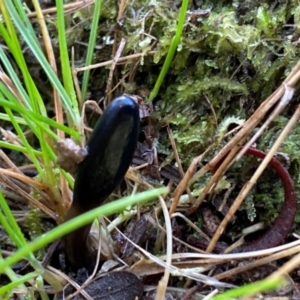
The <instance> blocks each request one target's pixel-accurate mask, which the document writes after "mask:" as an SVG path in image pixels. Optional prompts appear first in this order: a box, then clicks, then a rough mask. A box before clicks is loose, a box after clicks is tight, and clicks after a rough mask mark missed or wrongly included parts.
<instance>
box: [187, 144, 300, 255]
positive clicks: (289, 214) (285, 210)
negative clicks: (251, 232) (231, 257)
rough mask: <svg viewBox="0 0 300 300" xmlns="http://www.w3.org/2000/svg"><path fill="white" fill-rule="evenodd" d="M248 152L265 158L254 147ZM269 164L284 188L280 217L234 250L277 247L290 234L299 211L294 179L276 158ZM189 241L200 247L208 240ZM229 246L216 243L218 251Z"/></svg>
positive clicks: (205, 244) (243, 250)
mask: <svg viewBox="0 0 300 300" xmlns="http://www.w3.org/2000/svg"><path fill="white" fill-rule="evenodd" d="M246 154H248V155H253V156H255V157H258V158H261V159H264V158H265V156H266V154H265V153H264V152H262V151H259V150H257V149H254V148H249V149H248V150H247V151H246ZM269 166H270V167H272V168H273V169H274V171H275V172H276V173H277V175H278V176H279V178H280V180H281V182H282V186H283V189H284V202H283V205H282V207H281V210H280V212H279V215H278V217H277V218H276V220H275V221H274V223H273V225H272V226H271V228H270V229H269V230H268V231H267V232H266V233H265V234H264V235H263V236H261V237H260V238H258V239H257V240H255V241H253V242H250V243H246V244H243V245H241V246H239V247H237V248H235V249H234V252H248V251H257V250H262V249H267V248H271V247H276V246H278V245H279V244H281V243H282V242H283V241H284V240H285V238H286V237H287V235H288V234H289V232H290V230H291V228H292V226H293V223H294V219H295V215H296V211H297V197H296V192H295V188H294V184H293V181H292V179H291V177H290V174H289V173H288V171H287V170H286V169H285V168H284V167H283V166H282V164H281V163H280V162H279V161H278V160H277V159H275V158H272V159H271V160H270V162H269ZM188 241H189V242H190V243H191V244H194V245H195V246H198V247H203V246H207V242H206V241H199V240H198V241H197V240H196V239H195V238H192V237H191V238H189V239H188ZM226 248H227V245H225V244H224V243H222V244H219V243H217V245H216V248H215V250H216V252H223V251H225V249H226Z"/></svg>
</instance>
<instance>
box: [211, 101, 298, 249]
mask: <svg viewBox="0 0 300 300" xmlns="http://www.w3.org/2000/svg"><path fill="white" fill-rule="evenodd" d="M299 117H300V105H299V106H298V108H297V109H296V111H295V113H294V115H293V116H292V118H291V119H290V121H289V122H288V124H287V125H286V126H285V128H284V129H283V131H282V132H281V134H280V136H279V137H278V139H277V140H276V142H275V143H274V145H273V147H272V148H271V149H270V151H269V152H268V154H267V156H266V157H265V158H264V159H263V161H262V162H261V164H260V166H259V167H258V169H257V170H256V171H255V173H254V174H253V176H252V177H251V179H250V180H249V181H248V183H246V184H245V185H244V187H243V188H242V190H241V191H240V193H239V195H238V196H237V198H236V199H235V201H234V203H233V204H232V206H231V207H230V209H229V211H228V213H227V214H226V216H225V218H224V219H223V221H222V222H221V224H220V226H219V228H218V229H217V231H216V233H215V234H214V236H213V238H212V240H211V242H210V244H209V245H208V247H207V249H206V251H207V252H211V251H212V250H213V249H214V247H215V245H216V243H217V242H218V240H219V238H220V236H221V235H222V233H223V231H224V230H225V228H226V226H227V225H228V223H229V221H230V220H231V218H232V216H233V215H234V214H235V212H236V211H237V210H238V208H239V207H240V205H241V203H242V202H243V200H244V199H245V198H246V196H247V195H248V193H249V191H250V190H251V188H252V187H253V186H254V185H255V184H256V182H257V180H258V179H259V177H260V175H261V174H262V172H263V171H264V170H265V168H266V167H267V166H268V164H269V162H270V160H271V159H272V157H273V156H274V154H275V152H276V151H277V150H278V148H279V146H280V145H281V143H282V142H283V140H284V139H285V138H286V137H287V136H288V134H289V133H290V131H291V130H292V128H293V127H294V125H295V123H296V122H297V121H298V119H299Z"/></svg>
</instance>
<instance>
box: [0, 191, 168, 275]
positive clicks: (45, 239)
mask: <svg viewBox="0 0 300 300" xmlns="http://www.w3.org/2000/svg"><path fill="white" fill-rule="evenodd" d="M166 192H167V189H166V188H159V189H155V190H151V191H147V192H143V193H140V194H137V195H134V196H129V197H125V198H122V199H120V200H117V201H113V202H111V203H108V204H105V205H103V206H101V207H98V208H96V209H93V210H91V211H89V212H87V213H85V214H83V215H81V216H79V217H76V218H74V219H72V220H70V221H68V222H66V223H64V224H62V225H60V226H58V227H56V228H54V229H52V230H50V231H48V232H47V233H45V234H43V235H42V236H40V237H38V238H36V239H35V240H34V241H33V242H31V243H28V244H26V245H25V246H24V247H22V248H21V249H19V250H18V251H17V252H15V253H14V254H12V255H11V256H10V257H7V258H6V259H5V260H4V261H0V270H4V269H6V268H8V267H10V266H12V265H13V264H15V263H17V262H18V261H20V260H21V259H23V258H24V257H26V256H28V255H29V254H30V253H32V252H33V251H36V250H39V249H40V248H42V247H45V246H46V245H47V244H49V243H51V242H53V241H54V240H56V239H58V238H60V237H62V236H64V235H65V234H67V233H69V232H71V231H73V230H75V229H77V228H79V227H81V226H84V225H86V224H89V223H90V222H92V221H93V220H94V219H95V218H97V217H102V216H108V215H111V214H114V213H117V212H119V211H122V210H124V209H126V207H127V206H129V205H135V204H137V203H143V202H146V201H149V200H152V199H153V198H155V197H157V196H158V195H162V194H165V193H166Z"/></svg>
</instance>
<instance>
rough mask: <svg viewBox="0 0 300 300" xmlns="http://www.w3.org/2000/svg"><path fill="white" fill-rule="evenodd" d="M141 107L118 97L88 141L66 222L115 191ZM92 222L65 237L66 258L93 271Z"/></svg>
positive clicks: (129, 157)
mask: <svg viewBox="0 0 300 300" xmlns="http://www.w3.org/2000/svg"><path fill="white" fill-rule="evenodd" d="M139 122H140V120H139V107H138V105H137V103H136V102H135V101H134V100H132V99H131V98H129V97H127V96H121V97H118V98H116V99H114V100H113V101H112V102H111V103H110V105H109V106H108V107H107V109H106V110H105V111H104V113H103V115H102V116H101V117H100V119H99V121H98V123H97V125H96V127H95V129H94V131H93V133H92V135H91V137H90V139H89V140H88V142H87V151H88V155H87V156H86V158H85V159H84V160H83V161H82V162H81V163H80V164H79V165H78V169H77V175H76V179H75V186H74V194H73V202H72V205H71V208H70V209H69V211H68V213H67V216H66V219H65V221H68V220H70V219H72V218H74V217H77V216H78V215H80V214H83V213H85V212H87V211H89V210H91V209H94V208H96V207H98V206H100V205H101V204H102V202H103V201H104V200H105V199H106V198H107V197H108V196H109V195H110V194H111V193H112V192H113V190H114V189H115V188H116V187H117V185H118V184H119V183H120V182H121V181H122V179H123V178H124V176H125V174H126V171H127V170H128V168H129V165H130V163H131V161H132V158H133V154H134V150H135V148H136V145H137V140H138V133H139ZM90 228H91V224H88V225H86V226H83V227H81V228H79V229H77V230H75V231H73V232H71V233H69V234H68V235H66V236H65V237H64V238H63V245H64V250H65V253H66V259H67V261H68V263H69V264H70V265H71V267H72V268H73V269H78V268H82V267H84V268H86V269H88V270H89V271H91V270H92V269H93V267H94V265H95V262H96V258H95V255H94V253H92V252H91V250H90V247H88V245H87V238H88V234H89V231H90Z"/></svg>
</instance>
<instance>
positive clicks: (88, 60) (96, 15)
mask: <svg viewBox="0 0 300 300" xmlns="http://www.w3.org/2000/svg"><path fill="white" fill-rule="evenodd" d="M101 7H102V0H98V1H96V2H95V7H94V14H93V20H92V25H91V32H90V38H89V45H88V49H87V55H86V60H85V65H86V66H89V65H90V64H91V63H92V60H93V56H94V49H95V45H96V39H97V34H98V26H99V20H100V14H101ZM89 78H90V70H85V71H84V74H83V81H82V89H81V94H82V99H83V100H85V99H86V94H87V89H88V83H89Z"/></svg>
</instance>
